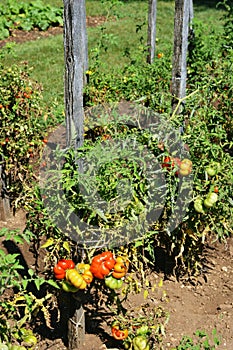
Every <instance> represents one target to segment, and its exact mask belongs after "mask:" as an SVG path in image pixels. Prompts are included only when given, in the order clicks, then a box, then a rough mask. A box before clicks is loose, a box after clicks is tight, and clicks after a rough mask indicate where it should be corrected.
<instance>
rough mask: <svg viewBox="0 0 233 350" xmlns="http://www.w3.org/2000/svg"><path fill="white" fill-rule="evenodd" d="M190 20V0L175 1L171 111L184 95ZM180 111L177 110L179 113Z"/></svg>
mask: <svg viewBox="0 0 233 350" xmlns="http://www.w3.org/2000/svg"><path fill="white" fill-rule="evenodd" d="M189 19H190V0H176V1H175V21H174V49H173V65H172V95H173V96H174V98H173V101H172V110H173V111H174V110H175V109H176V105H177V103H178V99H182V98H184V97H185V94H186V78H187V50H188V34H189ZM180 111H181V109H180V108H179V109H178V110H177V113H180Z"/></svg>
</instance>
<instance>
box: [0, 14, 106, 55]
mask: <svg viewBox="0 0 233 350" xmlns="http://www.w3.org/2000/svg"><path fill="white" fill-rule="evenodd" d="M104 21H105V17H104V16H87V19H86V23H87V26H88V27H96V26H98V25H101V24H102V23H104ZM62 33H63V27H61V26H59V27H50V28H48V30H46V31H41V30H38V29H37V28H35V29H34V30H31V31H29V32H27V31H24V30H19V29H14V30H12V31H11V35H10V36H9V37H8V38H6V39H4V40H1V41H0V48H1V47H3V46H4V45H6V43H9V42H15V43H18V44H20V43H23V42H25V41H31V40H38V39H41V38H46V37H50V36H52V35H58V34H62Z"/></svg>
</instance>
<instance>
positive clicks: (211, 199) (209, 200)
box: [204, 192, 218, 208]
mask: <svg viewBox="0 0 233 350" xmlns="http://www.w3.org/2000/svg"><path fill="white" fill-rule="evenodd" d="M217 201H218V194H217V193H215V192H211V193H209V194H208V195H207V197H206V199H205V200H204V206H205V207H206V208H211V207H212V206H213V205H214V204H215V203H216V202H217Z"/></svg>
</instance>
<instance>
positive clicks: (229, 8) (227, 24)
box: [218, 0, 233, 55]
mask: <svg viewBox="0 0 233 350" xmlns="http://www.w3.org/2000/svg"><path fill="white" fill-rule="evenodd" d="M218 6H223V7H224V8H225V13H224V15H223V17H222V19H223V21H224V26H223V28H224V32H223V35H222V37H221V46H222V50H223V55H226V54H227V53H229V52H230V51H232V50H233V34H232V33H233V21H232V19H233V5H232V2H231V1H230V0H223V1H222V2H220V3H219V4H218Z"/></svg>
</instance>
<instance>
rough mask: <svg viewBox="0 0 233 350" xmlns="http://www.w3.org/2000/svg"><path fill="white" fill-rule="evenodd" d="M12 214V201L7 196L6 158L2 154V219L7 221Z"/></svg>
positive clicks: (0, 217) (0, 190)
mask: <svg viewBox="0 0 233 350" xmlns="http://www.w3.org/2000/svg"><path fill="white" fill-rule="evenodd" d="M10 215H11V211H10V201H9V198H8V197H7V196H6V176H5V173H4V159H3V156H2V155H0V221H6V220H7V219H9V217H10Z"/></svg>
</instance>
